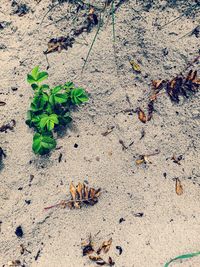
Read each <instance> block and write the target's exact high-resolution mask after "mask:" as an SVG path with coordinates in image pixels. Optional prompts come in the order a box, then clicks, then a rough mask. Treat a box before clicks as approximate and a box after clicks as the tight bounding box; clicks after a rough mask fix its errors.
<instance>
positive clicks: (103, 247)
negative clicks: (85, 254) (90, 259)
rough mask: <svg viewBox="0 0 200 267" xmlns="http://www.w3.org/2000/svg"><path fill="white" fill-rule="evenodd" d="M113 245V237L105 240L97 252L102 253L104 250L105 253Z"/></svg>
mask: <svg viewBox="0 0 200 267" xmlns="http://www.w3.org/2000/svg"><path fill="white" fill-rule="evenodd" d="M111 245H112V238H110V239H109V240H108V241H104V242H103V243H102V245H101V246H100V248H99V249H98V250H97V254H100V253H101V251H102V250H103V252H104V253H108V251H109V249H110V247H111Z"/></svg>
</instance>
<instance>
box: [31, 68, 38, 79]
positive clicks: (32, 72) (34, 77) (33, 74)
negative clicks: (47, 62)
mask: <svg viewBox="0 0 200 267" xmlns="http://www.w3.org/2000/svg"><path fill="white" fill-rule="evenodd" d="M38 72H39V66H36V67H35V68H34V69H32V71H31V75H32V77H33V79H34V80H35V81H36V80H37V76H38Z"/></svg>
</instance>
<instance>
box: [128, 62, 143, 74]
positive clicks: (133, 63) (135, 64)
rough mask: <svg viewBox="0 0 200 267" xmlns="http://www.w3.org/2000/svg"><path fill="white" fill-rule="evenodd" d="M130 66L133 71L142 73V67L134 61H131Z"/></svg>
mask: <svg viewBox="0 0 200 267" xmlns="http://www.w3.org/2000/svg"><path fill="white" fill-rule="evenodd" d="M130 64H131V66H132V69H133V70H134V71H136V72H138V73H140V72H141V68H140V65H139V64H137V63H136V62H135V61H134V60H130Z"/></svg>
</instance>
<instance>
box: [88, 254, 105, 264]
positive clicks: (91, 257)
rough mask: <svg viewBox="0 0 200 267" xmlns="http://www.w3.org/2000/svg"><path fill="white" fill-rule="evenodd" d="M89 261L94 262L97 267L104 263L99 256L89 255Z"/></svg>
mask: <svg viewBox="0 0 200 267" xmlns="http://www.w3.org/2000/svg"><path fill="white" fill-rule="evenodd" d="M89 259H90V260H91V261H94V262H95V263H96V264H97V265H105V264H106V261H104V260H103V259H102V258H101V257H100V256H93V255H89Z"/></svg>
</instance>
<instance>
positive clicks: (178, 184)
mask: <svg viewBox="0 0 200 267" xmlns="http://www.w3.org/2000/svg"><path fill="white" fill-rule="evenodd" d="M176 194H177V195H179V196H180V195H182V194H183V186H182V184H181V181H180V180H179V178H176Z"/></svg>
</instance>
